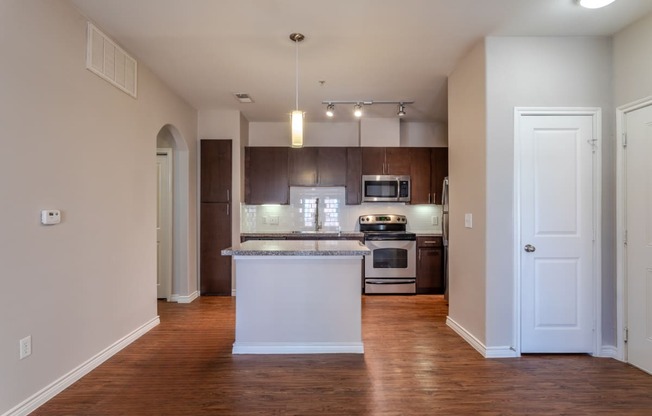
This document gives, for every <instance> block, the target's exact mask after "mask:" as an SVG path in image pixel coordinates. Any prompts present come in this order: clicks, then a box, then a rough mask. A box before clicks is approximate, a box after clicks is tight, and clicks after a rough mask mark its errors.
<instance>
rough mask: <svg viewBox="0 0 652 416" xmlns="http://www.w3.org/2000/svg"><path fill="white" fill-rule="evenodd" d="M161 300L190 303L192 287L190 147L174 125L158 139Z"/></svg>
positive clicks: (159, 279)
mask: <svg viewBox="0 0 652 416" xmlns="http://www.w3.org/2000/svg"><path fill="white" fill-rule="evenodd" d="M156 148H157V152H156V154H157V156H156V158H157V159H156V160H157V168H158V169H157V171H158V173H159V180H158V181H157V212H156V215H157V250H158V256H157V298H159V299H166V300H167V301H172V302H190V301H192V300H193V297H192V296H189V292H188V289H189V287H188V286H189V285H188V265H189V258H188V256H189V251H188V238H189V237H188V236H189V233H188V223H189V222H188V210H189V208H188V200H189V199H188V186H189V185H188V184H189V170H188V166H189V156H188V146H187V144H186V142H185V140H184V139H183V137H182V136H181V134H180V133H179V131H178V130H177V128H176V127H174V126H173V125H171V124H166V125H165V126H163V127H162V128H161V129H160V130H159V132H158V134H157V135H156Z"/></svg>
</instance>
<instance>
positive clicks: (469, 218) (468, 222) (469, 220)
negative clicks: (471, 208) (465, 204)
mask: <svg viewBox="0 0 652 416" xmlns="http://www.w3.org/2000/svg"><path fill="white" fill-rule="evenodd" d="M464 226H465V227H466V228H473V214H469V213H466V214H464Z"/></svg>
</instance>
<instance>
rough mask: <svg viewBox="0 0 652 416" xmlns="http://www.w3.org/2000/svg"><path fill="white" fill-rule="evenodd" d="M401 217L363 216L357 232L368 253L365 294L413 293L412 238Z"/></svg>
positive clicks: (414, 255)
mask: <svg viewBox="0 0 652 416" xmlns="http://www.w3.org/2000/svg"><path fill="white" fill-rule="evenodd" d="M406 223H407V219H406V218H405V216H403V215H364V216H362V217H360V230H361V231H362V232H363V233H364V235H365V245H366V246H367V248H368V249H369V250H371V254H370V255H369V256H367V257H366V258H365V274H364V277H365V280H364V291H365V294H414V293H416V251H417V248H416V235H415V234H414V233H410V232H406V231H405V228H406Z"/></svg>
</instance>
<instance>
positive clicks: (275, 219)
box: [267, 215, 278, 225]
mask: <svg viewBox="0 0 652 416" xmlns="http://www.w3.org/2000/svg"><path fill="white" fill-rule="evenodd" d="M267 222H268V223H269V225H278V215H270V216H269V218H268V219H267Z"/></svg>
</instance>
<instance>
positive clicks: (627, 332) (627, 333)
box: [624, 327, 629, 344]
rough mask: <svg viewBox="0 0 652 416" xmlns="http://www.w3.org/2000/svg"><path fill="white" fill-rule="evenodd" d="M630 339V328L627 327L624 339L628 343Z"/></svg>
mask: <svg viewBox="0 0 652 416" xmlns="http://www.w3.org/2000/svg"><path fill="white" fill-rule="evenodd" d="M628 340H629V328H627V327H625V339H624V342H625V344H627V341H628Z"/></svg>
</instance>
